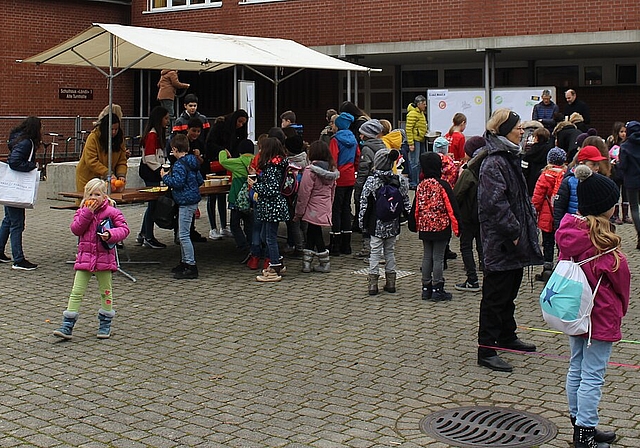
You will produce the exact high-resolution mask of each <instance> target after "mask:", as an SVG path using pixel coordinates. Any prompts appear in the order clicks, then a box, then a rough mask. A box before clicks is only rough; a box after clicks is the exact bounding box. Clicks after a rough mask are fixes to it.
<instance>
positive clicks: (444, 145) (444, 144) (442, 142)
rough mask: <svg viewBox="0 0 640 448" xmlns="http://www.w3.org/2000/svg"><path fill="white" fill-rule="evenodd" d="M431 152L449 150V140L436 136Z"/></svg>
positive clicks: (444, 152) (442, 152)
mask: <svg viewBox="0 0 640 448" xmlns="http://www.w3.org/2000/svg"><path fill="white" fill-rule="evenodd" d="M433 152H437V153H439V154H446V153H448V152H449V140H447V139H446V138H444V137H438V138H436V139H435V140H434V141H433Z"/></svg>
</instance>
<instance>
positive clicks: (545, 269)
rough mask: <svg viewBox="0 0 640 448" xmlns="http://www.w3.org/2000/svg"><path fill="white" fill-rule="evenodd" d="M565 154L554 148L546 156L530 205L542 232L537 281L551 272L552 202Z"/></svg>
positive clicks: (552, 246) (562, 169)
mask: <svg viewBox="0 0 640 448" xmlns="http://www.w3.org/2000/svg"><path fill="white" fill-rule="evenodd" d="M566 157H567V154H566V153H565V152H564V149H562V148H558V147H555V148H553V149H552V150H551V151H549V153H548V154H547V166H546V167H545V168H544V170H543V171H542V174H540V177H538V181H537V182H536V186H535V189H534V190H533V196H532V197H531V203H532V204H533V207H534V208H535V209H536V212H537V213H538V228H539V229H540V230H541V231H542V253H543V256H544V265H543V266H542V272H541V273H540V274H536V276H535V279H536V280H537V281H541V282H546V281H547V280H548V279H549V276H550V275H551V271H553V255H554V252H555V249H556V243H555V240H554V235H555V232H554V229H553V201H554V200H555V197H556V195H557V194H558V190H559V189H560V184H561V183H562V180H563V179H564V175H565V172H566V166H565V161H566Z"/></svg>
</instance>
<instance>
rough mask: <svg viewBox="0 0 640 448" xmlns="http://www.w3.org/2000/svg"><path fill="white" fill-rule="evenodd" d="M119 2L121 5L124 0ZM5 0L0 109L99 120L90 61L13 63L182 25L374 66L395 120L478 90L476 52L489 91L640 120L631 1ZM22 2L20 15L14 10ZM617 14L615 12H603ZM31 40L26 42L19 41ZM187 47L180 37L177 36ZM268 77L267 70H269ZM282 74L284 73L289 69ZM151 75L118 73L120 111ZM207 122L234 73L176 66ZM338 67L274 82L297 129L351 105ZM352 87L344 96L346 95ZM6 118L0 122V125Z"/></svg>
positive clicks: (227, 104)
mask: <svg viewBox="0 0 640 448" xmlns="http://www.w3.org/2000/svg"><path fill="white" fill-rule="evenodd" d="M124 3H127V2H124ZM130 3H131V5H126V4H124V5H123V4H122V2H117V1H109V2H107V1H103V2H100V1H93V2H92V1H80V0H75V1H64V2H56V7H55V8H52V7H51V2H47V1H44V0H27V1H24V2H18V1H17V0H11V1H10V2H9V6H8V8H6V9H5V13H6V14H5V15H4V19H3V21H4V22H6V23H4V24H3V25H4V26H3V31H2V33H3V42H8V45H7V46H6V47H5V51H3V67H5V70H4V73H5V80H4V82H3V83H2V84H0V116H7V115H12V116H14V115H27V114H32V113H35V114H38V115H41V116H42V115H51V116H75V115H92V114H97V113H98V112H99V110H100V109H102V106H103V105H104V104H106V100H107V89H106V81H105V78H104V77H103V76H102V75H101V74H99V73H98V72H97V71H96V70H94V69H89V68H60V67H34V66H25V65H20V64H15V63H14V62H13V61H14V60H15V59H22V58H25V57H27V56H31V55H34V54H36V53H38V52H41V51H43V50H45V49H47V48H50V47H52V46H54V45H56V44H58V43H60V42H62V41H64V40H65V39H67V38H69V37H71V36H73V35H74V34H76V33H77V32H79V31H81V30H83V29H85V28H86V27H87V26H89V25H90V23H92V22H103V23H110V22H113V23H122V24H131V25H135V26H145V27H156V28H173V29H181V30H188V31H202V32H215V33H223V34H224V33H227V34H243V35H252V36H264V37H282V38H289V39H293V40H296V41H298V42H300V43H302V44H304V45H307V46H311V47H313V48H316V49H318V50H319V51H322V52H325V53H327V54H331V55H335V56H341V57H346V58H348V59H350V60H353V61H357V62H358V63H359V64H362V65H366V66H370V67H376V68H382V69H383V71H382V72H381V73H379V74H372V75H371V76H370V77H369V76H367V75H360V76H359V77H358V78H357V80H356V78H352V79H351V83H350V84H351V86H352V88H354V87H355V85H356V84H357V86H358V92H357V93H358V95H357V102H358V104H359V105H360V106H361V107H362V108H363V109H365V110H367V111H368V112H369V113H370V114H371V115H373V116H376V117H384V118H388V119H390V120H392V121H393V122H396V123H397V122H399V121H401V120H402V119H403V110H404V108H405V107H406V104H407V103H408V101H410V99H411V98H413V97H414V96H415V95H416V94H418V93H422V94H424V93H425V92H426V89H428V88H471V87H474V88H477V87H482V86H483V84H484V82H485V81H484V67H485V59H484V57H485V56H484V54H485V53H484V52H482V51H480V50H484V49H491V50H494V51H495V70H494V71H493V78H495V86H502V87H524V86H537V85H554V86H555V87H556V90H557V92H558V95H557V96H558V97H559V98H557V99H556V101H557V103H558V104H559V106H560V108H561V109H562V108H563V106H564V104H565V102H564V98H563V95H562V92H563V91H564V90H566V89H567V88H575V89H576V90H577V91H578V96H579V98H580V99H581V100H584V101H586V102H587V103H588V104H589V105H590V107H591V110H592V125H594V126H595V127H596V128H598V130H599V131H600V134H608V132H609V131H610V127H611V125H612V123H613V122H614V121H616V120H621V121H626V120H629V119H632V118H638V117H640V88H639V86H638V82H639V76H638V73H637V72H638V65H639V63H640V3H637V4H636V3H633V2H631V3H629V2H625V3H623V2H620V1H617V0H614V1H607V2H605V1H594V2H589V6H588V10H589V11H588V14H587V13H585V12H584V11H582V10H581V11H580V12H579V13H578V12H573V13H572V12H571V11H569V10H568V9H567V7H566V5H562V4H559V3H557V2H554V1H551V0H537V1H534V2H530V3H527V5H526V8H523V7H521V6H520V5H509V4H504V3H500V2H489V1H477V0H458V1H447V2H444V1H440V0H422V1H421V0H391V1H389V2H385V3H384V4H381V3H379V2H370V1H362V0H357V1H351V2H345V1H343V0H341V1H337V0H279V1H278V0H222V1H213V0H133V1H131V2H130ZM25 10H28V11H29V15H28V16H27V17H25V15H24V13H23V11H25ZM612 11H616V13H615V14H614V13H612ZM26 35H28V38H27V37H26ZM185 45H189V42H185ZM263 70H264V73H266V74H270V75H271V74H272V73H273V69H272V68H264V69H263ZM289 72H290V71H285V72H283V74H287V73H289ZM238 76H239V77H240V78H244V79H252V80H254V81H255V82H256V106H257V120H256V130H257V131H258V133H260V132H263V131H265V130H266V129H267V128H268V127H269V126H271V125H273V123H274V122H275V120H274V116H273V115H274V114H273V88H272V86H271V84H270V83H269V82H267V81H266V80H264V79H263V78H262V77H260V76H259V75H256V74H255V73H253V72H251V71H249V70H247V69H242V68H238ZM157 78H158V72H155V71H148V72H147V71H144V72H138V71H132V72H131V73H126V74H124V75H123V76H121V77H118V78H116V82H115V84H114V87H115V94H114V95H115V96H114V101H115V102H117V103H119V104H121V105H122V106H123V108H124V110H125V114H127V115H131V116H135V115H138V114H139V113H140V112H142V114H143V115H144V114H145V113H146V111H148V110H149V108H150V107H152V106H153V105H154V103H155V94H156V90H155V83H156V81H157ZM181 78H182V79H183V80H184V81H186V82H189V83H191V84H192V88H191V89H190V91H193V92H194V93H196V94H197V95H198V96H199V97H200V110H201V111H202V112H203V113H205V114H206V115H208V116H209V117H215V116H217V115H221V114H225V113H228V112H231V111H232V109H233V103H234V101H233V100H234V99H233V87H232V83H233V73H232V71H231V70H230V69H228V70H225V71H222V72H218V73H196V72H191V73H181ZM346 86H347V79H346V76H345V74H344V73H336V72H327V71H318V70H305V71H303V72H302V73H300V74H297V75H295V76H293V77H291V78H290V79H288V80H287V81H286V82H284V83H283V84H282V85H281V86H280V88H279V97H278V102H279V110H286V109H293V110H295V111H296V112H297V113H298V115H299V118H298V121H299V122H300V123H304V124H305V129H306V130H305V135H310V137H308V139H310V138H312V137H311V136H313V135H317V133H318V132H319V131H320V129H321V128H322V126H323V122H322V120H323V116H324V110H325V109H327V108H329V107H336V106H337V105H338V104H339V103H340V101H342V100H343V99H346V95H347V92H346ZM62 87H79V88H90V89H93V92H94V96H93V100H91V101H80V100H77V101H74V100H61V99H59V97H58V90H59V88H62ZM355 93H356V92H355V90H354V91H353V92H352V94H353V99H354V100H355V99H356V97H355ZM1 124H2V123H0V126H1Z"/></svg>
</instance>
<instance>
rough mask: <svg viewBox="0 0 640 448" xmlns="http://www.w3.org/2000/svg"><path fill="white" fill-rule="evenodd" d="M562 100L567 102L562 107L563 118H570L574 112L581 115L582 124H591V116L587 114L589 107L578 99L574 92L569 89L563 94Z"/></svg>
mask: <svg viewBox="0 0 640 448" xmlns="http://www.w3.org/2000/svg"><path fill="white" fill-rule="evenodd" d="M564 98H565V99H566V100H567V105H566V106H565V107H564V116H565V117H570V116H571V114H573V113H574V112H578V113H579V114H580V115H582V118H583V121H584V124H585V125H586V124H589V123H591V115H590V114H589V106H587V103H585V102H584V101H581V100H579V99H578V95H577V94H576V91H575V90H573V89H569V90H567V91H566V92H564Z"/></svg>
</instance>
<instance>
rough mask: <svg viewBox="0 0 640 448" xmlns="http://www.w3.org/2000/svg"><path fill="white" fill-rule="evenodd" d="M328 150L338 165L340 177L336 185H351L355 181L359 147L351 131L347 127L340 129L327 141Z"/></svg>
mask: <svg viewBox="0 0 640 448" xmlns="http://www.w3.org/2000/svg"><path fill="white" fill-rule="evenodd" d="M329 151H331V156H332V157H333V160H335V161H336V164H337V165H338V171H339V172H340V177H339V178H338V181H337V184H336V185H337V186H338V187H353V185H354V184H355V183H356V170H357V169H358V163H359V161H360V148H358V142H357V141H356V139H355V137H354V136H353V133H352V132H351V131H350V130H348V129H340V130H339V131H338V132H336V133H335V135H334V136H333V138H332V139H331V142H330V143H329Z"/></svg>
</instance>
